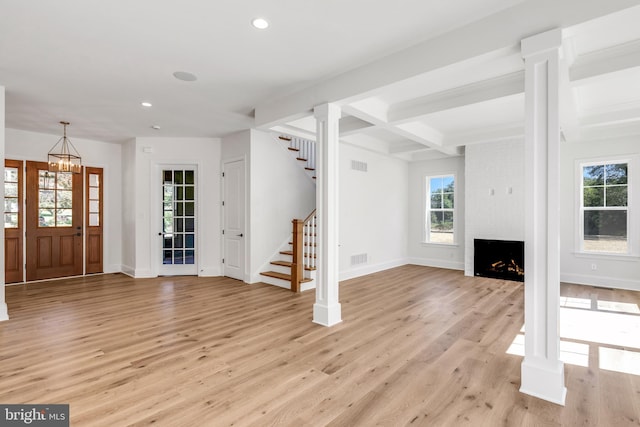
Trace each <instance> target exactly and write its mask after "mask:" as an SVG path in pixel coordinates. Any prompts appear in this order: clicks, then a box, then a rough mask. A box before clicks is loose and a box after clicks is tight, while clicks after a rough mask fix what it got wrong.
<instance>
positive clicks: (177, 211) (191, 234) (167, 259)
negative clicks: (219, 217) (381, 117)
mask: <svg viewBox="0 0 640 427" xmlns="http://www.w3.org/2000/svg"><path fill="white" fill-rule="evenodd" d="M161 191H162V219H161V220H162V232H161V233H160V234H161V236H162V248H161V251H162V254H161V260H162V262H161V266H160V269H159V270H160V271H159V274H164V275H172V274H197V266H196V264H197V258H196V255H197V253H196V171H195V169H193V168H177V167H172V168H169V167H165V168H163V169H162V189H161Z"/></svg>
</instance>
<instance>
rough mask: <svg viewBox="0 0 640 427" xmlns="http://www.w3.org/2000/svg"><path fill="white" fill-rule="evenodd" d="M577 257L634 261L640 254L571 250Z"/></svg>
mask: <svg viewBox="0 0 640 427" xmlns="http://www.w3.org/2000/svg"><path fill="white" fill-rule="evenodd" d="M571 253H572V254H573V255H575V256H576V257H577V258H596V259H610V260H614V261H631V262H635V261H638V260H640V255H637V254H614V253H606V252H571Z"/></svg>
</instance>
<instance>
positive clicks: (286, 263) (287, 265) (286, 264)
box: [271, 261, 293, 267]
mask: <svg viewBox="0 0 640 427" xmlns="http://www.w3.org/2000/svg"><path fill="white" fill-rule="evenodd" d="M271 264H273V265H280V266H282V267H291V265H292V264H293V263H292V262H290V261H271Z"/></svg>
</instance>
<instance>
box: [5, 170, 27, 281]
mask: <svg viewBox="0 0 640 427" xmlns="http://www.w3.org/2000/svg"><path fill="white" fill-rule="evenodd" d="M22 184H23V181H22V162H21V161H19V160H5V161H4V278H5V279H4V280H5V283H16V282H22V281H23V280H24V278H23V274H24V265H23V261H22V236H23V235H24V228H23V226H24V225H23V222H24V221H23V219H22V209H23V206H24V204H23V200H24V199H23V197H22Z"/></svg>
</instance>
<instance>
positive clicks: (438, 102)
mask: <svg viewBox="0 0 640 427" xmlns="http://www.w3.org/2000/svg"><path fill="white" fill-rule="evenodd" d="M522 92H524V71H517V72H515V73H511V74H506V75H504V76H499V77H496V78H493V79H488V80H484V81H481V82H476V83H471V84H468V85H465V86H460V87H457V88H455V89H450V90H446V91H442V92H438V93H433V94H430V95H426V96H423V97H420V98H417V99H412V100H410V101H405V102H400V103H398V104H395V105H393V106H391V108H390V110H389V122H391V123H394V124H399V123H405V122H408V121H415V120H416V119H419V118H421V117H424V116H426V115H429V114H432V113H435V112H438V111H444V110H449V109H452V108H457V107H462V106H465V105H469V104H476V103H478V102H484V101H490V100H492V99H498V98H502V97H505V96H509V95H515V94H518V93H522Z"/></svg>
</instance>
